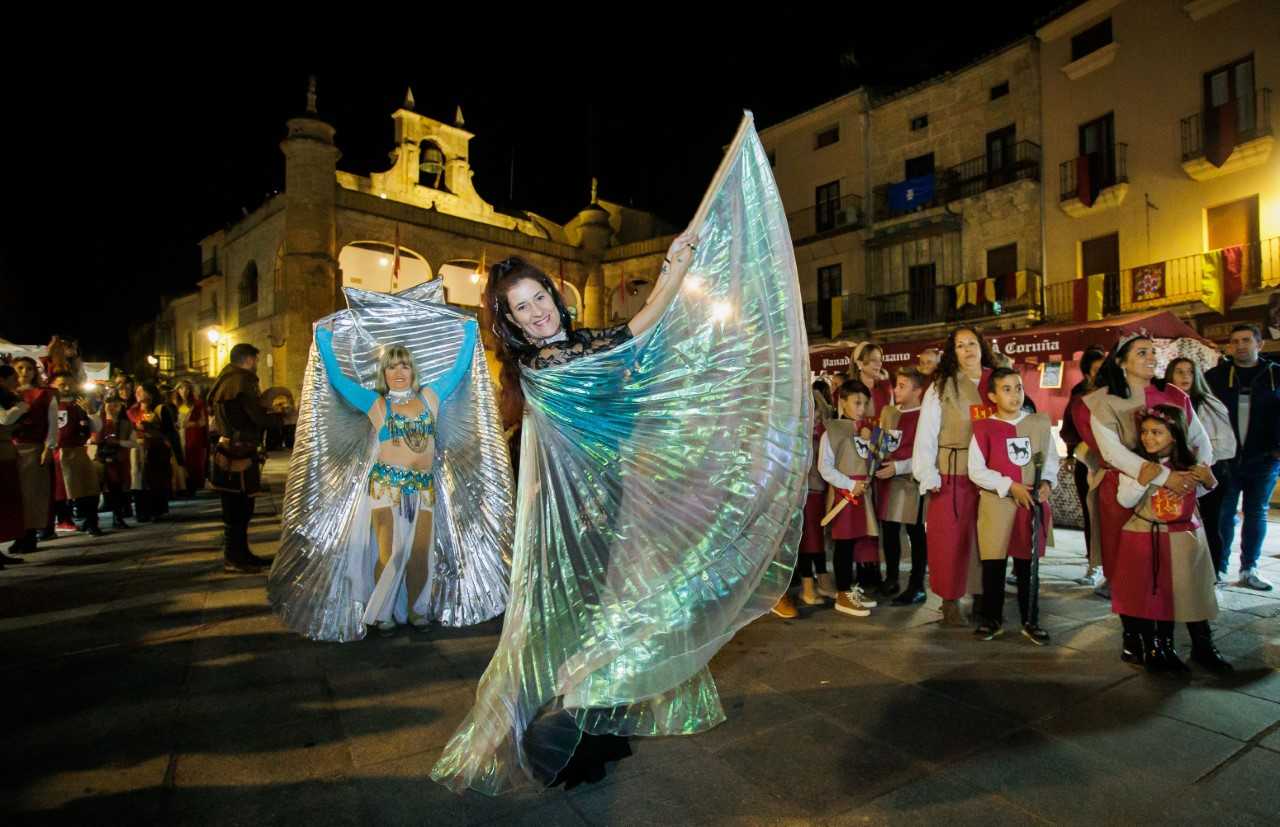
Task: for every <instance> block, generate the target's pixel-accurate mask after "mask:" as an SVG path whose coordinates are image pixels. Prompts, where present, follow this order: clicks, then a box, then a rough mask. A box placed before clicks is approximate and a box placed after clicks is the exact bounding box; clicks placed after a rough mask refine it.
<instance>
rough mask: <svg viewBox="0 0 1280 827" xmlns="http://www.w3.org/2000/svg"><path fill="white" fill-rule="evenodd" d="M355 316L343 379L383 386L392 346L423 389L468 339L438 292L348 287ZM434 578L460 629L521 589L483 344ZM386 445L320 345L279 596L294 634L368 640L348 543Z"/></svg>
mask: <svg viewBox="0 0 1280 827" xmlns="http://www.w3.org/2000/svg"><path fill="white" fill-rule="evenodd" d="M346 295H347V304H348V308H349V309H347V310H343V311H339V312H338V313H334V314H333V315H331V316H328V317H326V318H325V319H322V320H320V322H319V324H329V323H332V325H333V330H334V338H333V345H334V352H335V353H336V354H337V357H338V361H339V363H340V364H341V365H342V368H343V372H344V373H346V374H347V375H348V376H351V377H354V378H356V379H357V380H358V381H360V382H361V383H362V384H364V385H365V386H371V385H372V383H373V380H374V376H375V374H376V372H377V367H378V355H379V352H380V351H379V348H380V346H381V345H390V344H402V345H404V346H405V347H407V348H408V349H409V351H410V352H411V353H412V354H413V358H414V362H415V364H416V366H417V369H418V379H419V381H420V382H423V383H427V382H430V381H432V380H434V379H436V378H437V377H439V376H440V375H442V374H444V373H445V372H446V371H448V370H449V368H450V367H452V366H453V364H454V361H455V358H456V357H457V355H458V348H459V347H460V346H461V343H462V341H463V334H462V323H463V321H464V320H465V319H467V318H469V317H468V316H467V315H466V314H465V313H463V312H461V311H459V310H457V309H455V308H452V307H449V306H448V305H444V304H439V303H436V302H433V301H428V300H426V299H431V298H435V299H439V298H440V295H441V291H440V287H439V285H437V284H433V283H432V282H427V283H426V284H423V285H419V286H417V287H414V288H410V289H409V290H406V291H404V292H402V293H398V294H395V295H387V294H384V293H374V292H369V291H365V290H358V289H355V288H350V287H348V288H346ZM438 421H439V433H438V434H437V437H436V439H437V453H438V457H439V459H438V462H437V465H436V471H435V473H436V475H437V476H436V507H435V515H434V519H435V545H434V548H433V565H434V566H435V568H434V576H433V577H432V590H433V593H432V598H431V610H430V612H429V616H431V617H433V618H434V619H436V620H438V621H439V622H441V623H443V624H445V625H449V626H466V625H470V624H473V623H479V622H481V621H483V620H487V619H489V618H491V617H494V616H496V615H498V614H500V613H501V612H502V611H503V609H504V608H505V607H506V603H507V595H508V591H509V584H508V571H507V566H506V564H505V562H504V561H503V558H504V556H506V555H507V554H508V553H509V551H510V548H511V542H512V532H513V529H514V521H515V507H514V497H513V491H512V485H511V461H510V459H509V457H508V455H507V444H506V441H505V440H504V439H503V434H502V427H501V425H500V422H499V418H498V409H497V405H496V403H495V400H494V395H493V385H492V383H491V382H490V381H489V372H488V367H487V365H486V364H485V358H484V346H483V345H482V344H481V342H480V341H479V340H478V339H477V341H476V343H475V352H474V354H473V356H472V362H471V370H469V371H468V372H467V375H466V377H465V378H464V379H463V381H462V383H461V384H459V386H458V388H457V390H455V391H454V392H453V394H452V395H451V396H450V397H449V398H448V399H447V400H445V402H444V404H443V405H442V406H441V410H440V413H439V416H438ZM376 453H377V437H376V435H375V434H374V433H373V428H372V426H371V425H370V423H369V419H368V417H367V416H365V414H363V413H361V412H360V411H357V410H355V409H354V408H352V407H351V406H350V405H348V404H346V403H345V402H344V401H343V400H342V398H341V397H340V396H338V394H337V393H336V392H335V391H334V390H333V387H332V386H331V385H330V384H329V381H328V379H327V377H326V375H325V370H324V365H323V363H322V362H321V360H320V356H319V354H318V353H317V352H316V350H315V347H314V345H313V346H312V349H311V356H310V358H309V360H308V362H307V369H306V373H305V375H304V378H303V387H302V400H301V404H300V407H299V414H298V426H297V436H296V437H295V440H294V448H293V456H292V458H291V460H290V462H289V480H288V484H287V485H286V487H285V496H284V506H283V529H282V530H283V537H282V539H281V542H280V550H279V552H277V554H276V557H275V561H274V562H273V564H272V566H271V575H270V578H269V579H268V582H267V593H268V597H269V598H270V600H271V605H272V607H273V608H274V609H275V611H276V613H277V614H278V615H279V616H280V618H281V620H283V621H284V623H285V625H286V626H288V627H289V628H290V629H293V630H294V631H296V632H298V633H299V634H302V635H305V636H307V637H309V638H314V639H316V640H334V641H347V640H357V639H359V638H362V637H364V634H365V627H364V623H363V621H362V617H363V614H364V610H365V604H364V602H363V599H364V596H361V595H355V594H352V592H351V585H350V582H349V579H348V577H347V567H348V566H349V565H352V564H353V561H352V560H351V555H352V554H359V553H361V552H360V550H359V549H349V548H348V544H347V543H346V542H345V540H346V538H347V536H348V532H350V531H351V530H352V523H353V521H354V515H355V513H356V510H357V508H356V507H357V505H358V500H359V498H360V497H362V496H363V495H364V493H365V492H366V491H367V490H368V478H369V469H370V467H371V466H372V464H373V461H374V458H375V456H376Z"/></svg>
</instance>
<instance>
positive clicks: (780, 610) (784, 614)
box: [770, 592, 800, 620]
mask: <svg viewBox="0 0 1280 827" xmlns="http://www.w3.org/2000/svg"><path fill="white" fill-rule="evenodd" d="M770 611H772V612H773V613H774V614H775V615H777V616H778V617H780V618H782V619H783V620H794V619H795V618H797V617H799V616H800V610H799V609H797V608H796V602H795V601H794V600H792V599H791V592H783V593H782V597H779V598H778V602H777V603H774V604H773V608H772V609H771V610H770Z"/></svg>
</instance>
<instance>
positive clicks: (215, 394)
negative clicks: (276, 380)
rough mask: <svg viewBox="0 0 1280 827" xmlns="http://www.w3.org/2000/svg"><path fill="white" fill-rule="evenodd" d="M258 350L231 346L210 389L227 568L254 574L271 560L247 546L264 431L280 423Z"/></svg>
mask: <svg viewBox="0 0 1280 827" xmlns="http://www.w3.org/2000/svg"><path fill="white" fill-rule="evenodd" d="M257 369H258V349H257V348H256V347H254V346H253V345H251V344H247V343H241V344H238V345H236V346H235V347H233V348H231V360H230V363H229V364H228V365H227V366H226V367H225V368H223V369H222V373H220V374H219V375H218V380H217V382H215V383H214V385H213V388H212V389H211V390H210V391H209V398H208V408H209V413H210V416H211V417H213V419H214V425H215V427H216V429H217V432H218V434H219V437H218V441H217V443H215V444H214V446H213V451H212V453H213V463H212V466H213V467H212V469H211V470H212V473H211V475H210V483H211V485H212V486H213V487H214V488H216V489H218V491H219V492H221V494H222V524H223V547H222V554H223V568H224V569H225V570H226V571H228V572H237V573H245V574H254V573H257V572H259V571H261V570H262V569H263V567H265V566H269V565H270V561H268V560H265V559H263V558H261V557H258V556H257V555H256V554H254V553H253V552H252V551H250V549H249V520H250V519H252V517H253V507H254V501H253V498H254V495H255V494H257V493H258V491H259V490H261V487H262V470H261V462H262V458H261V455H260V453H259V446H260V445H262V433H263V431H264V430H266V429H267V428H268V427H271V426H273V425H277V423H276V421H275V417H273V416H272V415H271V414H269V413H267V410H266V409H265V408H264V407H263V406H262V401H261V394H260V392H259V390H258V374H257V372H256V371H257Z"/></svg>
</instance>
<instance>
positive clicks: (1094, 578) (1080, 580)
mask: <svg viewBox="0 0 1280 827" xmlns="http://www.w3.org/2000/svg"><path fill="white" fill-rule="evenodd" d="M1101 579H1102V575H1101V574H1099V573H1098V570H1097V569H1094V570H1093V571H1086V572H1085V573H1084V577H1077V578H1076V585H1077V586H1097V585H1098V581H1099V580H1101Z"/></svg>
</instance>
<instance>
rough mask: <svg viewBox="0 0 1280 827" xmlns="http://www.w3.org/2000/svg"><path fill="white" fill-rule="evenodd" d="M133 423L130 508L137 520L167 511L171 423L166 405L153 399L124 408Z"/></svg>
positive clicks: (170, 477) (171, 477) (171, 454)
mask: <svg viewBox="0 0 1280 827" xmlns="http://www.w3.org/2000/svg"><path fill="white" fill-rule="evenodd" d="M128 416H129V422H130V424H132V425H133V431H134V434H135V435H136V436H135V445H136V446H137V447H135V448H134V449H133V468H132V470H133V475H132V476H133V479H132V485H131V486H130V488H131V489H132V491H133V497H134V510H135V512H136V513H137V515H138V520H139V521H140V522H146V521H147V520H153V519H155V518H156V517H159V516H161V515H163V514H167V513H168V512H169V496H170V494H171V493H172V492H171V488H172V485H173V444H172V440H171V433H172V431H173V424H172V422H171V421H170V420H169V408H168V406H167V405H162V404H160V403H159V402H153V403H152V406H151V408H150V409H148V408H146V407H145V406H144V405H143V403H141V402H138V403H135V404H134V405H133V406H132V407H131V408H129V411H128Z"/></svg>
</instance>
